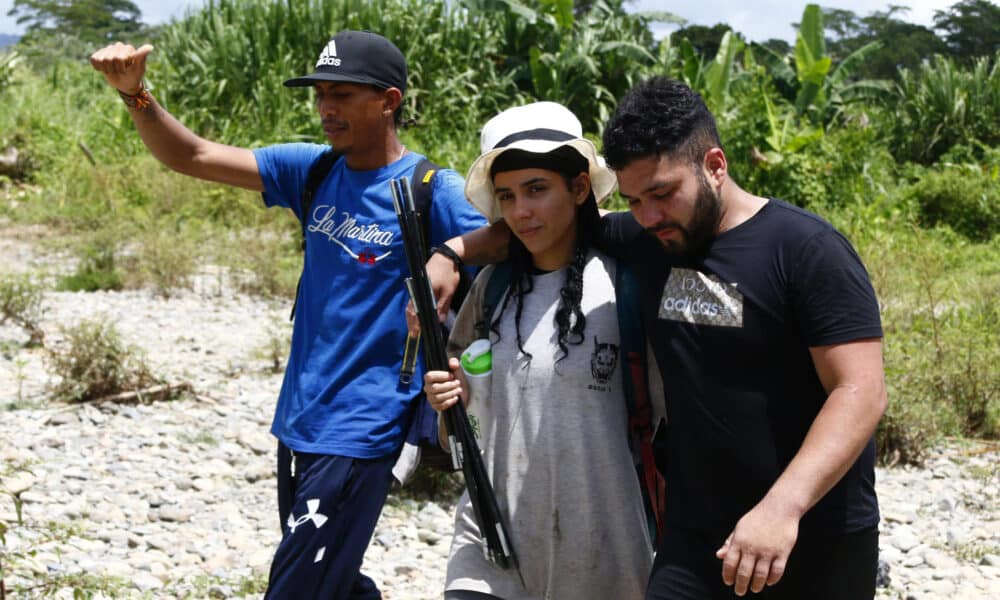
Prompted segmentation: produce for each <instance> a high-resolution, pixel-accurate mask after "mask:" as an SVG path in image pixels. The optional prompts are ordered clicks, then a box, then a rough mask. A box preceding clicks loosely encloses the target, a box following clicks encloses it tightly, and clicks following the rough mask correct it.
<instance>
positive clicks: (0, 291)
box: [0, 275, 45, 346]
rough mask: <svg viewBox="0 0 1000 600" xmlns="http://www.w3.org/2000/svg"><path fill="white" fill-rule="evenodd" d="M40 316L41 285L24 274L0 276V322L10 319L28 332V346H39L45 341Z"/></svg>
mask: <svg viewBox="0 0 1000 600" xmlns="http://www.w3.org/2000/svg"><path fill="white" fill-rule="evenodd" d="M41 318H42V288H41V286H39V285H38V284H37V283H35V282H33V281H32V280H31V278H30V277H28V276H26V275H23V276H16V275H11V276H5V277H3V278H0V324H2V323H6V322H7V321H10V322H11V323H13V324H15V325H17V326H18V327H21V328H22V329H24V331H25V332H26V333H27V334H28V336H29V339H28V342H27V345H28V346H41V345H42V344H43V343H44V341H45V333H44V332H43V331H42V328H41V325H40V324H39V321H41Z"/></svg>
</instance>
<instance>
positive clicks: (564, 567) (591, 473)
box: [446, 253, 652, 600]
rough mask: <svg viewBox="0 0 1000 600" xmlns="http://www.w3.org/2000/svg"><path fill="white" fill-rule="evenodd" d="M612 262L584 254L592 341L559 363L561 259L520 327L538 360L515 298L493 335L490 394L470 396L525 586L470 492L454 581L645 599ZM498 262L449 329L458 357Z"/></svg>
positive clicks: (517, 592) (449, 585)
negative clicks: (497, 548) (502, 557)
mask: <svg viewBox="0 0 1000 600" xmlns="http://www.w3.org/2000/svg"><path fill="white" fill-rule="evenodd" d="M614 269H615V264H614V261H613V260H612V259H609V258H607V257H604V256H603V255H599V254H596V253H592V254H591V255H590V256H589V257H588V262H587V266H586V268H585V270H584V282H583V290H584V293H583V301H582V304H581V307H582V310H583V312H584V314H585V315H586V329H585V330H584V335H585V339H584V342H583V343H582V344H580V345H569V355H568V356H566V357H565V358H563V359H562V360H560V361H559V362H558V363H557V362H556V359H557V358H558V357H559V356H560V355H561V352H560V350H559V347H558V345H557V344H556V337H557V329H556V327H555V322H554V315H555V312H556V309H557V306H558V300H559V290H560V288H561V287H562V286H563V283H564V280H565V277H566V272H565V269H563V270H559V271H555V272H551V273H546V274H543V275H536V276H535V277H534V282H533V283H534V289H533V290H532V291H531V293H530V294H527V295H526V296H525V298H524V309H523V313H522V315H521V335H522V339H523V344H524V349H525V350H526V351H527V352H529V353H530V354H531V355H532V358H531V359H530V360H529V359H528V357H527V356H525V355H524V354H521V353H520V352H519V351H518V349H517V342H516V339H517V338H516V334H515V331H514V302H513V301H512V302H511V304H510V306H508V308H507V310H506V311H505V312H504V314H503V317H502V319H501V321H500V326H499V331H500V336H499V339H497V336H496V334H495V333H493V334H491V338H492V341H493V374H492V381H491V383H490V386H489V387H490V395H489V397H486V398H480V397H476V396H475V394H471V395H470V396H471V397H470V406H469V414H470V416H471V418H472V421H473V425H474V427H475V428H477V430H478V441H479V444H480V447H481V449H482V450H483V453H484V459H485V462H486V469H487V471H488V472H489V475H490V479H491V481H492V482H493V487H494V490H495V492H496V495H497V500H498V503H499V505H500V509H501V512H502V513H503V514H504V515H505V516H506V517H507V519H508V525H509V528H510V530H509V534H510V538H511V542H512V544H513V546H514V550H515V552H516V554H517V556H518V559H519V562H520V571H521V574H522V575H523V577H524V583H525V584H526V586H523V585H522V584H521V581H520V579H519V577H518V574H517V572H516V571H515V570H513V569H512V570H507V571H505V570H503V569H500V568H499V567H497V566H496V565H494V564H493V563H491V562H489V561H488V560H487V559H486V558H485V557H484V555H483V547H482V541H481V538H480V537H479V532H478V528H477V527H476V522H475V517H474V516H473V512H472V507H471V505H470V504H469V499H468V494H466V495H464V496H463V497H462V499H461V500H460V502H459V505H458V508H457V511H456V518H455V537H454V539H453V541H452V547H451V553H450V558H449V561H448V571H447V578H446V589H448V590H472V591H478V592H484V593H488V594H492V595H494V596H499V597H501V598H505V599H508V600H514V599H524V600H527V599H531V600H535V599H543V598H544V599H556V600H559V599H573V600H586V599H594V600H598V599H600V600H606V599H608V598H615V599H617V600H628V599H633V598H634V599H640V598H642V597H643V591H644V590H645V586H646V580H647V578H648V576H649V569H650V565H651V561H652V552H651V547H650V541H649V535H648V531H647V529H646V517H645V514H644V511H643V508H642V500H641V496H640V491H639V483H638V480H637V477H636V472H635V469H634V467H633V465H632V457H631V454H630V452H629V447H628V429H627V422H628V411H627V408H626V405H625V398H624V394H623V392H622V369H623V367H622V365H621V364H620V361H619V355H618V346H619V343H620V342H619V333H618V318H617V312H616V308H615V294H614V288H613V282H614V280H615V277H614ZM492 272H493V269H492V268H491V267H488V268H487V269H485V270H484V271H483V273H482V274H480V276H479V278H477V280H476V283H475V284H474V286H473V289H472V292H471V293H470V295H469V297H468V298H467V300H466V302H465V303H464V304H463V306H462V310H461V311H460V312H459V315H458V317H457V319H456V322H455V327H454V329H453V331H452V334H451V338H450V339H449V353H450V354H451V355H453V356H457V355H458V354H460V353H461V351H462V349H464V348H465V347H466V346H468V344H470V343H471V342H472V341H473V340H474V339H475V324H476V323H477V322H478V321H479V320H480V319H481V313H482V295H483V292H484V288H485V282H486V281H488V278H489V276H490V275H491V273H492ZM501 304H502V303H501ZM497 312H499V305H498V308H497Z"/></svg>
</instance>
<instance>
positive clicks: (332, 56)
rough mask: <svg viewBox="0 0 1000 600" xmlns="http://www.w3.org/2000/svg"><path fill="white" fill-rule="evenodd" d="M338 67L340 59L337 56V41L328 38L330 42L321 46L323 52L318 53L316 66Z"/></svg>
mask: <svg viewBox="0 0 1000 600" xmlns="http://www.w3.org/2000/svg"><path fill="white" fill-rule="evenodd" d="M327 66H329V67H339V66H340V59H339V58H337V42H336V41H335V40H330V43H329V44H327V45H326V48H323V52H322V53H321V54H320V55H319V60H318V61H316V68H317V69H318V68H320V67H327Z"/></svg>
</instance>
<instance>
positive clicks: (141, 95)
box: [118, 81, 153, 110]
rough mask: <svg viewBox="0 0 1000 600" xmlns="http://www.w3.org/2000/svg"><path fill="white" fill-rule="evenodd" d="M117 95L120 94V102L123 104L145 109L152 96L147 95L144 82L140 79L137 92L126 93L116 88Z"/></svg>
mask: <svg viewBox="0 0 1000 600" xmlns="http://www.w3.org/2000/svg"><path fill="white" fill-rule="evenodd" d="M118 95H119V96H121V99H122V102H124V103H125V106H127V107H129V108H134V109H137V110H146V109H147V108H149V106H150V105H151V104H152V103H153V97H152V96H150V95H149V92H148V91H147V90H146V84H145V83H144V82H142V81H140V82H139V91H138V92H136V93H134V94H126V93H125V92H123V91H121V90H118Z"/></svg>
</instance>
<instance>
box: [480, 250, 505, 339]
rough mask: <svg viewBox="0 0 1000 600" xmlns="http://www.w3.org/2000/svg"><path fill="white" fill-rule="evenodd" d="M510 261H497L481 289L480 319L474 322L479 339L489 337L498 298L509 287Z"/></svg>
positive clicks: (498, 302)
mask: <svg viewBox="0 0 1000 600" xmlns="http://www.w3.org/2000/svg"><path fill="white" fill-rule="evenodd" d="M511 268H512V267H511V263H510V261H509V260H505V261H503V262H502V263H497V264H496V266H494V267H493V272H492V273H491V274H490V280H489V281H487V282H486V289H485V290H484V291H483V315H482V319H481V320H480V321H479V322H478V323H476V337H477V338H480V339H486V340H488V339H490V323H491V322H492V321H493V313H495V312H496V310H497V306H498V305H499V304H500V299H501V298H503V294H504V292H505V291H507V288H509V287H510V273H511Z"/></svg>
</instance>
